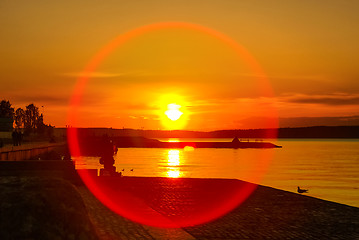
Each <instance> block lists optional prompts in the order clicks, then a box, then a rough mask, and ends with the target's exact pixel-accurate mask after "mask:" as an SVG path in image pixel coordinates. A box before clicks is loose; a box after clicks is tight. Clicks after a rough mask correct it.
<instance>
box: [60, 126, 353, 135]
mask: <svg viewBox="0 0 359 240" xmlns="http://www.w3.org/2000/svg"><path fill="white" fill-rule="evenodd" d="M55 133H56V135H57V136H65V135H66V129H65V128H57V129H56V130H55ZM79 135H81V137H94V136H97V137H100V136H109V137H116V136H117V137H118V136H125V137H135V136H140V137H146V138H234V137H238V138H272V137H273V136H275V135H278V138H359V126H315V127H298V128H279V129H235V130H218V131H210V132H201V131H184V130H173V131H170V130H139V129H112V128H79Z"/></svg>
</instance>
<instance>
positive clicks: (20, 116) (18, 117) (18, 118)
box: [14, 108, 25, 128]
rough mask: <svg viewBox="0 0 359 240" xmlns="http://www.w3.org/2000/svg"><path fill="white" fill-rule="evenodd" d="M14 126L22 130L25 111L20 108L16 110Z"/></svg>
mask: <svg viewBox="0 0 359 240" xmlns="http://www.w3.org/2000/svg"><path fill="white" fill-rule="evenodd" d="M14 120H15V126H16V128H23V127H24V124H25V111H24V109H22V108H18V109H16V111H15V118H14Z"/></svg>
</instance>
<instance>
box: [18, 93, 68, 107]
mask: <svg viewBox="0 0 359 240" xmlns="http://www.w3.org/2000/svg"><path fill="white" fill-rule="evenodd" d="M12 98H13V99H16V103H17V104H26V105H27V104H30V103H35V104H36V103H41V104H46V103H48V104H49V103H50V104H55V105H63V104H67V102H68V101H69V98H68V96H58V95H57V96H55V95H45V94H43V95H39V94H38V93H33V94H31V93H29V94H26V95H25V94H21V95H20V94H16V95H12Z"/></svg>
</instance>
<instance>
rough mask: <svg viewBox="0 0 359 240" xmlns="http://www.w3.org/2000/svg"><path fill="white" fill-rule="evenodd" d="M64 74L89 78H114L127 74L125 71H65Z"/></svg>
mask: <svg viewBox="0 0 359 240" xmlns="http://www.w3.org/2000/svg"><path fill="white" fill-rule="evenodd" d="M62 75H64V76H67V77H76V78H78V77H89V78H113V77H121V76H125V75H127V74H125V73H110V72H91V73H86V72H70V73H63V74H62Z"/></svg>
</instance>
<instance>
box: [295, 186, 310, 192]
mask: <svg viewBox="0 0 359 240" xmlns="http://www.w3.org/2000/svg"><path fill="white" fill-rule="evenodd" d="M297 192H298V193H307V192H308V189H301V188H300V187H299V186H298V187H297Z"/></svg>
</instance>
